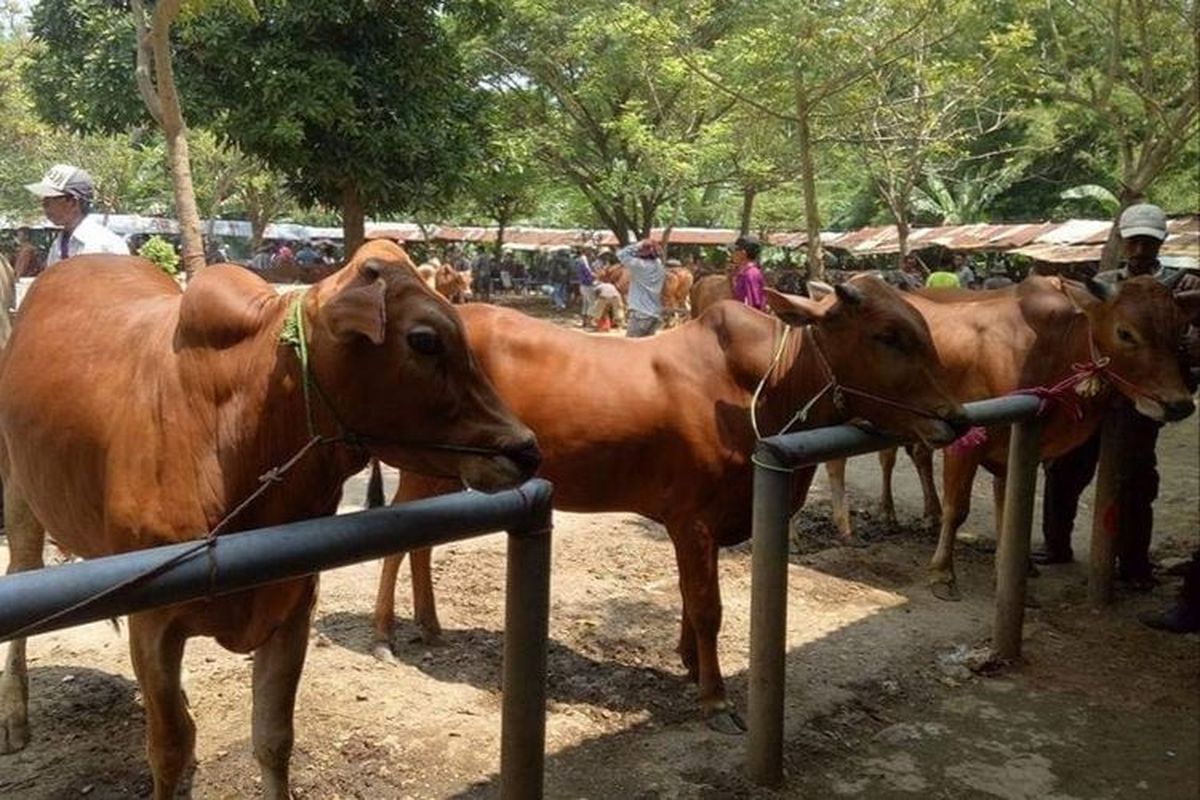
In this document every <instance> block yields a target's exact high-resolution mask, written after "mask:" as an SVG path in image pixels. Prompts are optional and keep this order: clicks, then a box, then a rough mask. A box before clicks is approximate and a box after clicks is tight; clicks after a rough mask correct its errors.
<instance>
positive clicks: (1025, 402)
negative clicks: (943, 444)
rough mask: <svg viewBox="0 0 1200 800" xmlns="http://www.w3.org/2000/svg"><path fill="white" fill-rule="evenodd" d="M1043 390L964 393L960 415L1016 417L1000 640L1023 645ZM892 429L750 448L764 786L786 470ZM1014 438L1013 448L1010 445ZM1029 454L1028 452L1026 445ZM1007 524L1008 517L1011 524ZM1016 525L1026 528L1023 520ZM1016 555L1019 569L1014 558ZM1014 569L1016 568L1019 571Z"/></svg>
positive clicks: (773, 715) (775, 769)
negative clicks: (967, 399) (992, 395)
mask: <svg viewBox="0 0 1200 800" xmlns="http://www.w3.org/2000/svg"><path fill="white" fill-rule="evenodd" d="M1040 405H1041V400H1040V399H1039V398H1037V397H1034V396H1032V395H1009V396H1007V397H1000V398H996V399H994V400H981V401H979V402H977V403H967V404H966V405H965V406H964V408H965V411H966V416H967V421H968V422H969V423H970V424H972V425H979V426H983V427H987V426H993V425H999V424H1005V423H1015V424H1014V434H1013V439H1012V444H1010V458H1009V472H1008V486H1009V492H1008V495H1007V497H1008V498H1009V500H1008V504H1006V506H1005V512H1004V517H1005V526H1006V527H1005V529H1004V534H1003V536H1002V540H1010V541H1009V544H1008V546H1007V548H1005V547H1003V546H1002V548H1001V553H999V554H998V556H997V557H998V559H999V560H1000V561H1001V562H1002V563H1001V565H1000V567H999V568H998V570H999V577H998V579H999V581H1000V583H1001V584H1002V587H998V589H997V607H996V609H997V610H996V625H997V626H1001V625H1002V626H1003V628H1004V629H1003V632H1000V631H999V630H998V631H997V636H996V638H997V641H1002V642H1004V643H1005V648H1006V650H1008V651H1011V650H1012V649H1013V645H1012V641H1013V640H1012V628H1013V626H1014V625H1015V627H1016V639H1015V651H1016V652H1015V653H1014V654H1012V655H1009V656H1007V657H1015V655H1017V654H1019V652H1020V642H1021V639H1020V636H1021V624H1022V620H1023V613H1024V597H1025V570H1026V563H1025V560H1026V559H1027V557H1028V552H1029V536H1030V523H1031V521H1032V514H1033V491H1032V489H1033V486H1034V485H1035V483H1036V480H1037V466H1038V461H1037V449H1038V435H1037V430H1038V427H1037V426H1038V423H1037V421H1036V420H1035V419H1034V418H1035V417H1036V415H1037V412H1038V408H1039V407H1040ZM904 443H905V441H904V440H902V439H898V438H895V437H892V436H886V435H883V434H879V433H874V432H868V431H864V430H861V429H859V428H855V427H852V426H849V425H841V426H837V427H831V428H818V429H816V430H811V431H802V432H800V433H790V434H785V435H783V436H772V437H769V438H767V439H763V440H762V441H760V442H759V443H758V447H757V449H756V450H755V454H754V462H755V467H754V515H753V533H752V545H751V559H752V580H751V587H750V611H751V613H750V681H749V685H750V698H749V708H748V714H749V719H748V722H749V728H750V730H749V737H748V741H747V757H746V769H747V772H748V773H749V775H750V777H751V779H752V780H754V781H755V782H756V783H759V784H761V785H764V786H775V785H778V784H780V783H781V782H782V781H783V722H784V715H783V701H784V694H785V684H786V679H785V655H786V652H787V554H788V522H789V520H790V518H791V511H792V508H791V499H792V493H791V477H792V476H791V473H792V471H793V470H796V469H800V468H802V467H809V466H814V465H816V464H820V463H822V462H824V461H829V460H830V459H833V458H843V457H847V456H852V455H860V454H862V453H870V452H873V451H876V450H883V449H885V448H888V447H894V446H897V445H900V444H904ZM1017 443H1020V449H1019V450H1016V451H1014V450H1012V449H1011V448H1012V447H1013V445H1014V444H1017ZM1031 454H1032V455H1031ZM1010 525H1011V527H1009V526H1010ZM1021 526H1023V528H1022V527H1021ZM1018 558H1019V559H1020V568H1019V570H1018V569H1016V568H1015V566H1014V565H1015V564H1016V563H1017V562H1016V559H1018ZM1018 572H1019V575H1018V574H1017V573H1018Z"/></svg>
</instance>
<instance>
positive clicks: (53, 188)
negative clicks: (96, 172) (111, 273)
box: [25, 164, 129, 267]
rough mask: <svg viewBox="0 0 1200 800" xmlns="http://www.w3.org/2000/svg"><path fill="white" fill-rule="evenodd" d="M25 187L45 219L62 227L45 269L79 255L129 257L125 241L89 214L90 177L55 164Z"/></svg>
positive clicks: (90, 196) (69, 166) (79, 170)
mask: <svg viewBox="0 0 1200 800" xmlns="http://www.w3.org/2000/svg"><path fill="white" fill-rule="evenodd" d="M25 188H26V189H28V190H29V191H30V192H32V193H33V194H35V195H37V196H38V197H40V198H41V199H42V212H43V213H45V215H46V219H48V220H50V222H52V223H53V224H55V225H58V226H60V227H61V228H62V231H61V232H60V233H59V234H58V236H56V237H54V242H53V243H52V244H51V245H50V252H49V253H47V254H46V266H47V267H49V266H50V265H52V264H54V263H56V262H58V261H62V260H63V259H64V258H70V257H71V256H77V255H81V254H83V253H120V254H121V255H126V256H127V255H129V247H128V246H127V245H126V244H125V240H124V239H122V238H121V237H120V236H118V235H117V234H115V233H113V232H112V231H110V230H109V229H108V228H106V227H104V224H103V223H102V222H100V220H99V219H98V218H97V217H96V215H94V214H92V213H91V206H92V195H93V193H94V187H93V186H92V176H91V175H88V174H87V173H86V172H85V171H83V170H82V169H80V168H79V167H73V166H71V165H70V164H55V165H54V166H53V167H51V168H50V169H49V170H47V171H46V174H45V175H43V176H42V179H41V180H40V181H39V182H37V183H30V184H26V185H25Z"/></svg>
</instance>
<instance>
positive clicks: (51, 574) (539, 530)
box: [0, 479, 552, 800]
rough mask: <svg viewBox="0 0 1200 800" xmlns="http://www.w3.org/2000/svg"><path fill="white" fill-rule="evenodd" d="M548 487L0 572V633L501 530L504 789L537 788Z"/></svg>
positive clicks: (527, 791)
mask: <svg viewBox="0 0 1200 800" xmlns="http://www.w3.org/2000/svg"><path fill="white" fill-rule="evenodd" d="M551 491H552V487H551V485H550V484H549V483H548V482H547V481H544V480H541V479H534V480H531V481H529V482H527V483H525V484H524V485H523V486H520V487H518V488H516V489H510V490H507V491H502V492H497V493H495V494H481V493H478V492H459V493H457V494H450V495H442V496H440V497H433V498H428V499H424V500H417V501H414V502H411V503H406V504H404V505H399V506H391V507H387V508H378V509H373V510H370V511H363V512H359V513H355V514H345V515H340V516H334V517H322V518H319V519H311V520H305V521H303V522H295V523H291V524H288V525H279V526H275V527H271V528H263V529H260V530H254V531H245V532H242V533H231V534H227V535H223V536H219V537H217V538H216V539H215V540H214V541H213V543H212V546H211V547H209V548H197V547H196V543H195V542H186V543H183V544H176V545H168V546H165V547H155V548H151V549H147V550H138V551H135V552H131V553H124V554H121V555H115V556H107V557H104V558H96V559H92V560H89V561H82V562H78V563H73V564H67V565H64V566H58V567H50V568H47V569H39V570H31V571H29V572H20V573H15V574H13V575H9V576H6V577H3V578H0V642H4V641H7V640H9V639H12V638H16V637H17V636H26V635H31V634H35V633H45V632H48V631H52V630H58V629H60V628H68V627H72V626H75V625H82V624H84V623H87V622H94V621H96V620H102V619H108V618H111V617H116V616H120V615H123V614H129V613H131V612H135V611H144V610H146V609H150V608H155V607H158V606H164V605H171V604H174V603H180V602H184V601H187V600H195V599H199V598H204V597H215V596H218V595H222V594H228V593H230V592H236V591H240V590H243V589H249V588H252V587H255V586H262V585H264V584H268V583H274V582H277V581H281V580H286V579H288V578H296V577H300V576H303V575H310V574H313V573H316V572H319V571H321V570H327V569H333V568H335V567H341V566H346V565H348V564H354V563H357V562H360V561H368V560H371V559H375V558H381V557H383V556H386V555H391V554H393V553H397V552H401V551H406V550H412V549H416V548H421V547H433V546H436V545H441V544H446V543H449V542H454V541H460V540H463V539H468V538H472V537H475V536H480V535H483V534H487V533H495V532H498V531H507V532H508V534H509V536H508V565H507V578H506V586H505V606H504V655H503V659H504V667H503V675H504V677H503V684H502V690H501V691H502V694H503V700H502V709H501V723H500V796H501V797H502V798H506V800H518V798H519V799H520V800H524V798H540V797H542V794H543V776H544V766H545V741H546V652H547V639H548V635H549V611H550V520H551V517H550V510H551ZM189 550H190V552H189ZM181 556H182V557H181ZM172 559H178V560H177V561H174V562H172V563H171V565H170V566H169V567H166V568H161V567H162V565H163V564H165V563H167V562H168V561H169V560H172Z"/></svg>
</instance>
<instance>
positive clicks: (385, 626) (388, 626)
mask: <svg viewBox="0 0 1200 800" xmlns="http://www.w3.org/2000/svg"><path fill="white" fill-rule="evenodd" d="M403 563H404V553H398V554H396V555H393V556H388V557H387V558H385V559H383V568H382V569H381V570H380V572H379V589H378V590H377V591H376V593H375V613H374V615H373V621H372V627H373V628H374V631H375V641H374V642H373V643H372V645H371V654H372V655H374V656H375V658H377V659H379V660H380V661H382V662H384V663H386V664H394V663H396V656H395V654H394V653H393V652H392V626H393V625H395V624H396V577H397V576H398V575H399V573H400V565H401V564H403Z"/></svg>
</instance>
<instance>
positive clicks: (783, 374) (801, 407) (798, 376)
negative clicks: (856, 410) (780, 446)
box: [750, 321, 845, 439]
mask: <svg viewBox="0 0 1200 800" xmlns="http://www.w3.org/2000/svg"><path fill="white" fill-rule="evenodd" d="M779 324H780V325H781V326H782V329H781V330H780V332H779V343H778V344H777V345H776V347H775V355H774V357H773V358H772V359H771V363H770V365H769V366H768V367H767V371H766V372H765V373H764V374H763V376H762V380H760V381H759V382H758V386H757V387H756V388H755V390H754V394H753V395H752V396H751V398H750V426H751V428H753V430H754V436H755V438H756V439H764V438H766V437H767V436H779V435H780V434H784V433H788V432H789V431H790V430H791V429H792V428H793V426H796V425H800V426H803V425H805V424H807V423H808V422H809V421H810V417H811V416H812V412H813V409H815V408H816V407H817V406H818V405H819V404H820V403H821V402H822V401H827V402H828V403H829V404H830V407H831V408H832V410H833V414H831V415H830V418H822V419H821V422H822V423H824V424H834V423H836V422H841V421H844V417H845V414H844V412H845V402H844V399H843V398H842V394H841V392H842V390H841V387H840V386H839V385H838V381H837V377H836V376H835V375H834V374H833V370H832V368H831V367H830V366H829V359H827V358H826V357H825V353H824V351H823V350H822V348H821V345H820V342H818V340H817V338H816V332H815V331H814V330H813V326H811V325H803V326H798V327H793V326H791V325H788V324H786V323H784V322H782V321H781V322H780V323H779ZM806 340H807V341H806ZM789 341H791V342H794V344H793V346H792V347H791V348H790V349H791V351H792V352H791V353H790V354H787V355H786V357H785V353H787V351H788V350H789V347H788V344H789ZM784 363H786V366H781V365H783V364H784ZM818 373H819V374H820V375H821V376H822V379H823V384H822V385H821V386H820V388H810V387H808V386H807V385H806V384H807V380H806V379H807V377H808V376H809V375H812V374H818ZM781 384H786V387H787V388H792V387H794V391H778V390H779V388H780V385H781ZM764 389H770V390H771V391H770V395H771V397H770V401H769V402H767V403H766V405H768V406H769V407H779V406H781V405H783V404H784V403H787V404H788V405H787V406H786V407H785V409H784V411H783V412H782V413H784V414H786V413H789V411H790V409H791V408H796V410H795V411H791V415H790V417H789V418H788V421H787V422H786V423H785V424H784V425H783V427H781V428H780V429H779V430H778V431H775V432H774V433H766V434H764V433H763V431H762V430H761V429H760V427H759V424H758V404H759V401H760V399H763V398H762V394H763V390H764ZM796 397H799V398H805V399H802V400H794V399H793V398H796ZM781 416H782V414H781Z"/></svg>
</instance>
